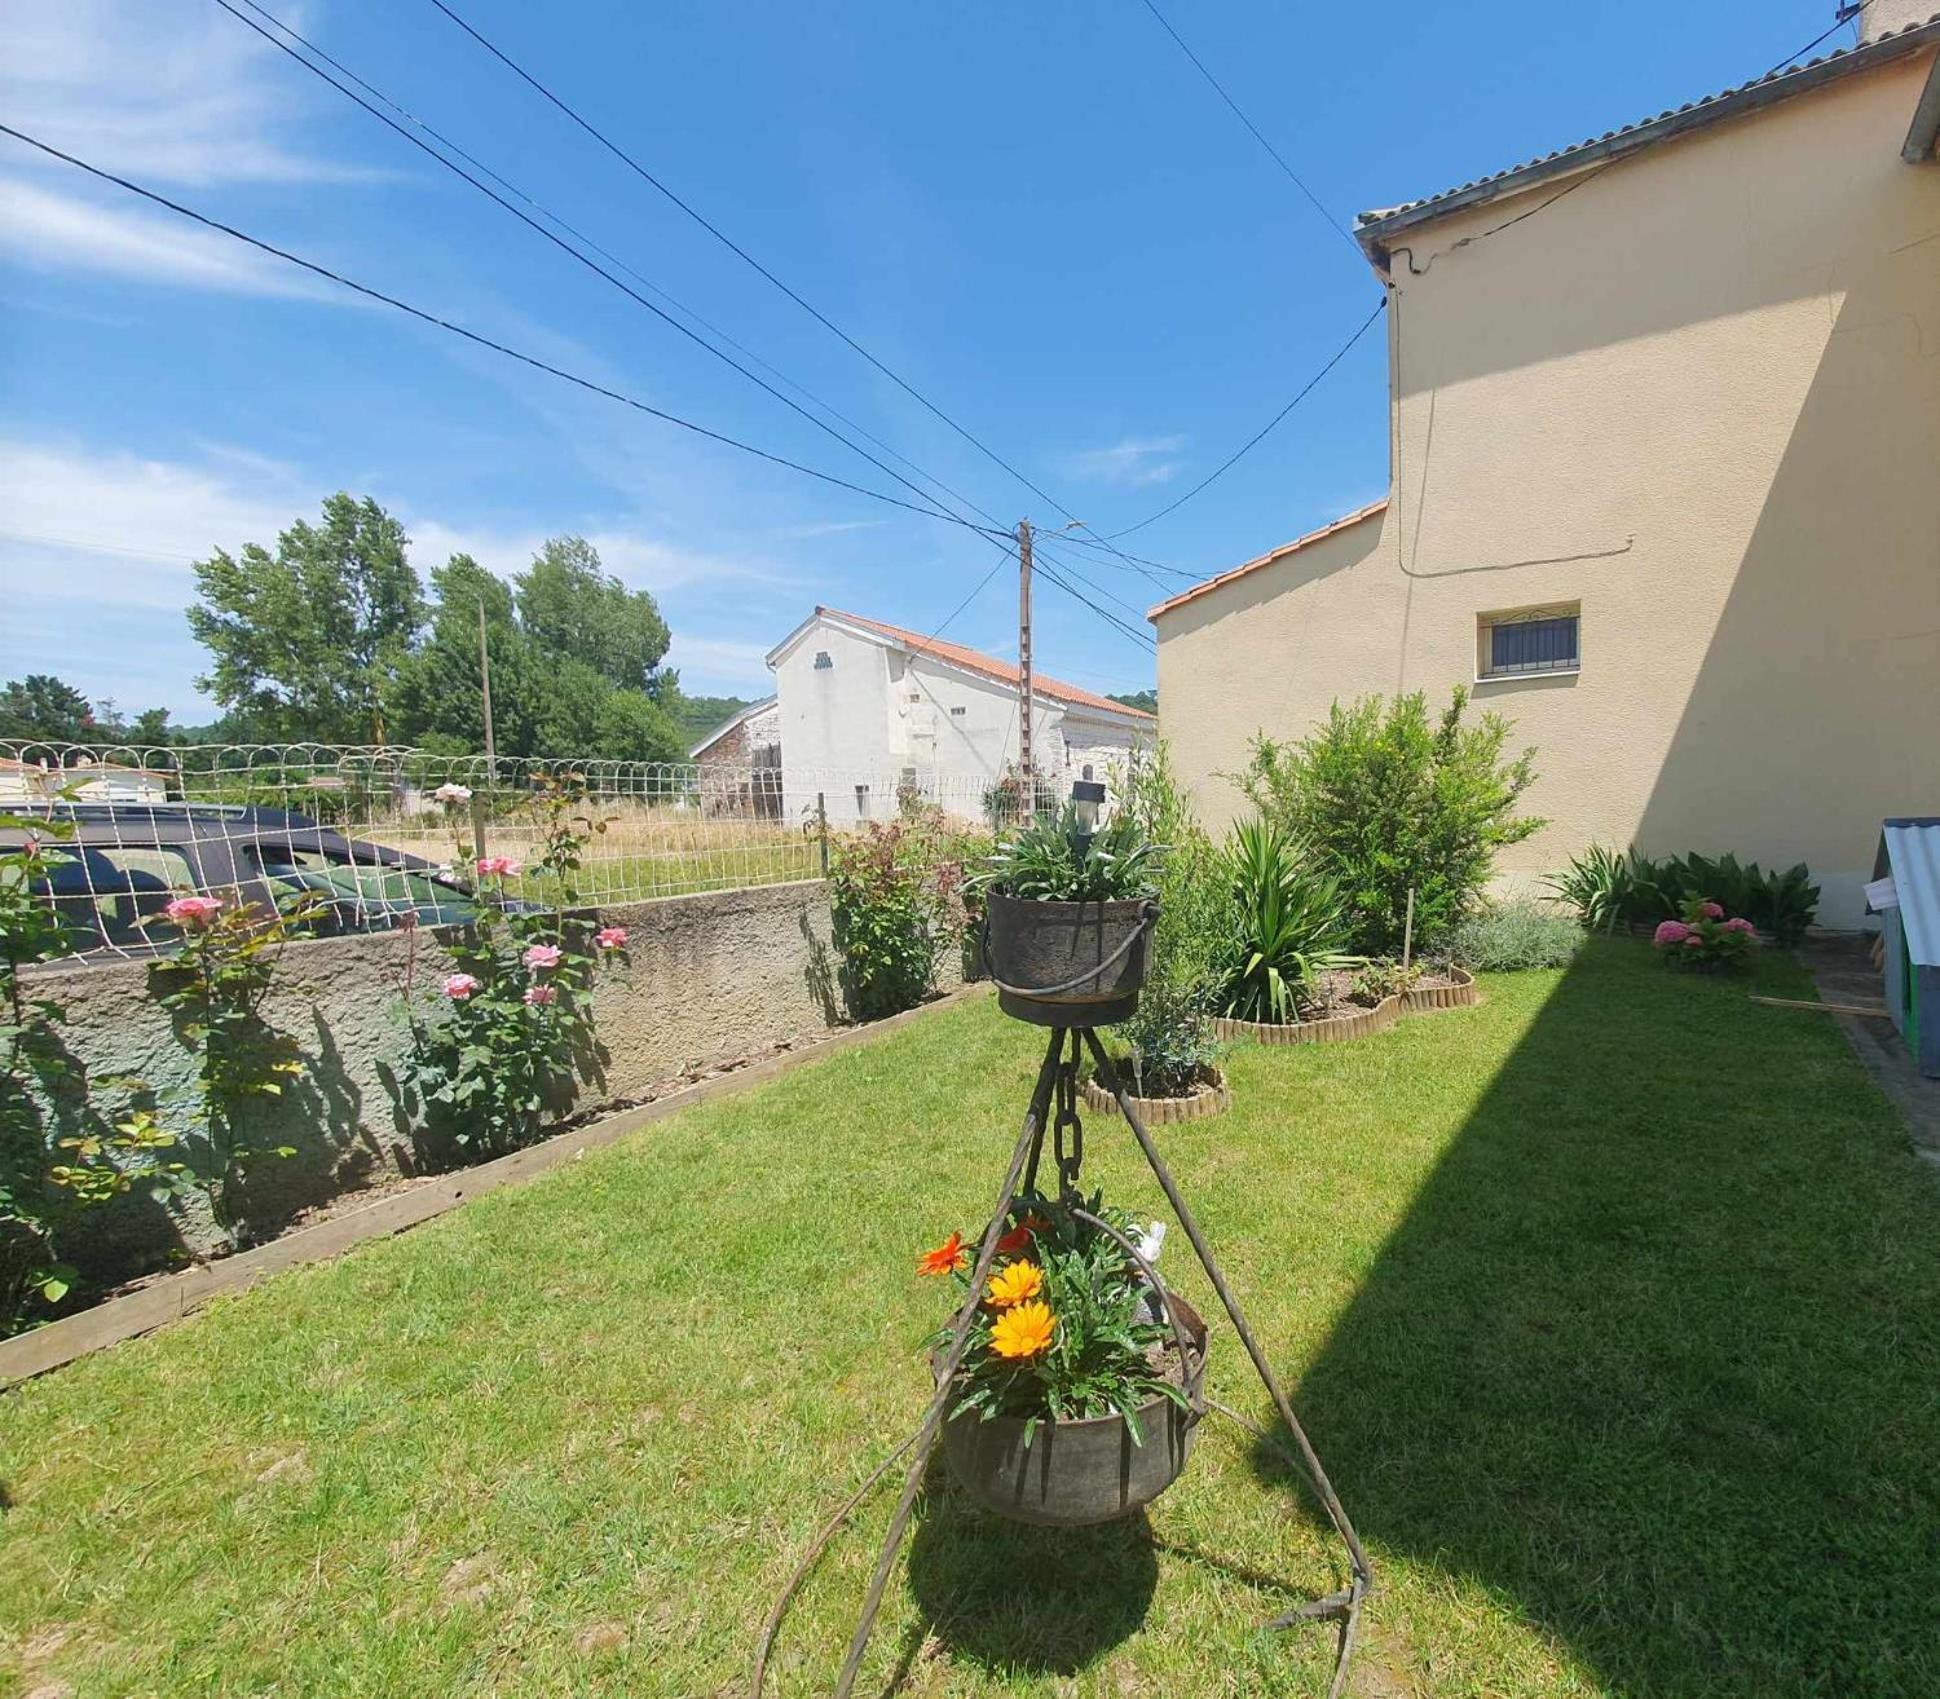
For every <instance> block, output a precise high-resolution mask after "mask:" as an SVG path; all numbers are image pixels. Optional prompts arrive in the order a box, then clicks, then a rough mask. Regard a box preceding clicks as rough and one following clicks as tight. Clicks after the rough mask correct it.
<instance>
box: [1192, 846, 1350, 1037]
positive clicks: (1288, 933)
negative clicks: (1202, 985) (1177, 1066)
mask: <svg viewBox="0 0 1940 1699" xmlns="http://www.w3.org/2000/svg"><path fill="white" fill-rule="evenodd" d="M1225 861H1226V869H1227V874H1228V878H1229V880H1230V882H1231V885H1232V888H1233V893H1234V903H1233V922H1234V932H1233V937H1232V945H1231V949H1230V953H1229V957H1228V966H1227V972H1226V975H1225V980H1224V983H1223V984H1222V985H1221V987H1220V990H1219V1001H1220V1007H1221V1009H1222V1010H1223V1012H1224V1013H1226V1014H1228V1015H1231V1016H1233V1017H1235V1018H1236V1019H1239V1020H1244V1021H1260V1022H1267V1023H1271V1024H1274V1025H1285V1024H1286V1023H1288V1022H1290V1021H1294V1020H1297V1019H1298V1018H1299V1010H1300V1005H1301V1004H1303V1003H1307V1002H1311V1001H1312V1000H1313V998H1314V995H1315V992H1316V991H1317V989H1318V986H1319V980H1320V976H1321V975H1322V974H1323V973H1325V972H1327V971H1329V970H1330V969H1334V968H1340V967H1346V966H1348V965H1349V964H1350V963H1351V962H1352V961H1353V960H1354V959H1355V958H1354V957H1352V956H1351V955H1349V954H1348V952H1347V941H1348V933H1349V927H1348V918H1347V905H1346V903H1345V902H1344V901H1343V900H1342V898H1341V894H1340V886H1339V885H1338V884H1337V883H1336V882H1335V880H1334V879H1333V877H1332V876H1331V875H1329V874H1326V873H1322V872H1319V871H1318V870H1317V869H1315V868H1314V867H1312V866H1311V865H1309V864H1308V863H1307V861H1306V858H1305V857H1303V856H1302V854H1301V852H1300V850H1299V848H1298V846H1297V845H1295V843H1294V842H1293V840H1292V839H1290V838H1289V837H1288V836H1287V835H1286V833H1285V832H1284V831H1282V830H1281V829H1280V828H1279V827H1277V826H1274V825H1270V824H1268V823H1267V822H1265V821H1262V820H1249V821H1244V822H1242V823H1241V824H1239V825H1238V826H1236V827H1234V829H1233V833H1232V836H1231V838H1230V839H1229V840H1228V842H1227V847H1226V856H1225Z"/></svg>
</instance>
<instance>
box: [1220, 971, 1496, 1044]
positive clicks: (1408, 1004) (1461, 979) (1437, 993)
mask: <svg viewBox="0 0 1940 1699" xmlns="http://www.w3.org/2000/svg"><path fill="white" fill-rule="evenodd" d="M1346 977H1347V976H1344V975H1328V976H1325V977H1324V980H1323V984H1324V985H1325V986H1326V990H1327V1000H1326V1001H1325V1002H1324V1003H1322V1004H1320V1005H1319V1008H1320V1011H1321V1012H1320V1013H1318V1014H1317V1015H1315V1017H1314V1018H1313V1019H1312V1020H1304V1021H1289V1022H1287V1023H1285V1024H1284V1025H1281V1024H1275V1023H1270V1022H1266V1021H1241V1020H1234V1019H1232V1018H1231V1017H1230V1016H1221V1017H1220V1018H1219V1019H1218V1020H1216V1021H1214V1022H1213V1031H1214V1032H1216V1033H1217V1034H1218V1035H1219V1036H1220V1037H1221V1038H1227V1039H1238V1038H1249V1039H1251V1040H1253V1042H1254V1043H1256V1044H1333V1043H1337V1042H1339V1041H1340V1040H1342V1039H1347V1038H1366V1037H1367V1036H1368V1035H1369V1034H1371V1033H1377V1032H1386V1031H1387V1030H1388V1028H1389V1027H1391V1026H1393V1025H1394V1023H1395V1022H1396V1021H1397V1020H1399V1019H1400V1018H1401V1016H1403V1015H1415V1014H1427V1013H1429V1012H1431V1011H1433V1010H1436V1009H1460V1008H1466V1007H1468V1006H1469V1005H1470V1004H1473V1003H1478V1002H1480V1001H1481V995H1480V993H1479V992H1478V991H1477V990H1476V988H1475V976H1474V975H1473V974H1471V973H1470V972H1469V971H1468V970H1467V969H1466V968H1459V967H1451V968H1448V969H1446V970H1445V971H1441V972H1436V973H1425V974H1423V975H1422V976H1421V978H1420V979H1418V980H1417V981H1416V982H1415V983H1414V984H1413V985H1411V986H1409V987H1408V988H1407V989H1406V990H1403V991H1397V992H1394V993H1392V994H1391V995H1389V996H1386V997H1383V998H1382V999H1381V1000H1380V1001H1379V1002H1377V1003H1373V1004H1360V1005H1357V1004H1355V1003H1354V1002H1353V1000H1352V997H1351V994H1349V993H1348V992H1347V991H1345V990H1344V989H1343V985H1344V982H1345V980H1346Z"/></svg>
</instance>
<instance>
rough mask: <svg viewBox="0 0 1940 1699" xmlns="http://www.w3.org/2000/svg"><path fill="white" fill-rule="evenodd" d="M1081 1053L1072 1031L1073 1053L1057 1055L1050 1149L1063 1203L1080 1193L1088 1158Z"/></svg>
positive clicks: (1075, 1035) (1059, 1197)
mask: <svg viewBox="0 0 1940 1699" xmlns="http://www.w3.org/2000/svg"><path fill="white" fill-rule="evenodd" d="M1079 1054H1080V1051H1079V1048H1078V1035H1077V1034H1076V1033H1075V1032H1073V1033H1072V1035H1071V1054H1070V1055H1068V1056H1064V1055H1060V1056H1059V1058H1058V1083H1057V1112H1056V1115H1055V1118H1054V1119H1053V1121H1052V1123H1051V1149H1052V1153H1053V1155H1054V1156H1055V1157H1056V1159H1057V1165H1058V1199H1059V1201H1060V1202H1062V1203H1070V1202H1072V1201H1073V1200H1074V1199H1076V1198H1077V1197H1078V1196H1079V1195H1080V1194H1079V1191H1078V1175H1079V1172H1080V1170H1081V1169H1082V1168H1083V1167H1084V1160H1085V1126H1084V1122H1083V1121H1081V1120H1080V1119H1079V1118H1078V1058H1079ZM1067 1130H1068V1131H1069V1134H1070V1137H1069V1140H1068V1142H1067V1139H1066V1132H1067Z"/></svg>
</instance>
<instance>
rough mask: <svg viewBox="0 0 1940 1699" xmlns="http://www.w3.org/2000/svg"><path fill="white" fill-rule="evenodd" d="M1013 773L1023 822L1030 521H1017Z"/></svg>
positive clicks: (1030, 813)
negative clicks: (1016, 776) (1018, 786)
mask: <svg viewBox="0 0 1940 1699" xmlns="http://www.w3.org/2000/svg"><path fill="white" fill-rule="evenodd" d="M1017 693H1018V715H1019V719H1018V730H1017V770H1018V773H1019V775H1020V776H1021V778H1022V779H1023V782H1024V799H1023V810H1024V818H1025V819H1026V820H1034V819H1036V818H1037V774H1036V773H1035V772H1034V771H1033V768H1032V762H1031V522H1030V521H1029V520H1028V519H1020V520H1018V522H1017Z"/></svg>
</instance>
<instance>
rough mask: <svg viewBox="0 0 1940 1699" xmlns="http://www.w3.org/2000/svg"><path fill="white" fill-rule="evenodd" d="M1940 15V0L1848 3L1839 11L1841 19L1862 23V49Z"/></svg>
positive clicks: (1860, 41) (1879, 0) (1849, 0)
mask: <svg viewBox="0 0 1940 1699" xmlns="http://www.w3.org/2000/svg"><path fill="white" fill-rule="evenodd" d="M1935 13H1940V0H1847V3H1846V4H1844V5H1842V6H1841V7H1840V8H1839V16H1840V18H1841V19H1846V18H1857V19H1858V20H1859V45H1860V46H1862V47H1863V46H1865V45H1866V43H1867V42H1869V41H1877V40H1879V38H1880V37H1881V36H1883V35H1897V34H1899V32H1900V31H1901V30H1903V29H1907V28H1909V27H1910V26H1912V25H1914V24H1923V23H1925V22H1926V21H1927V20H1928V19H1929V18H1931V17H1933V16H1934V15H1935Z"/></svg>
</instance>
